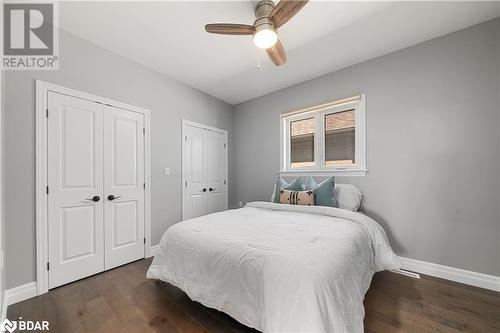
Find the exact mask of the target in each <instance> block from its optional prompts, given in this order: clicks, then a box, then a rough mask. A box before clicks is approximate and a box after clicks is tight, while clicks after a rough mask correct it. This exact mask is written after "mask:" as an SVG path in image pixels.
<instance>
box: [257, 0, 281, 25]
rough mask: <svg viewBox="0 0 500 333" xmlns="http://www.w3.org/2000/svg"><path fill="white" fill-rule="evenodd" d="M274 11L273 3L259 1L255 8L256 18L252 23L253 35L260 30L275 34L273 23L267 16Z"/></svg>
mask: <svg viewBox="0 0 500 333" xmlns="http://www.w3.org/2000/svg"><path fill="white" fill-rule="evenodd" d="M273 9H274V2H273V1H271V0H263V1H259V2H258V3H257V5H256V6H255V17H256V18H257V19H256V20H255V22H254V24H253V25H254V27H255V33H257V32H259V31H261V30H273V31H275V32H276V28H275V27H274V23H273V22H272V21H271V20H270V19H269V15H270V14H271V12H272V11H273Z"/></svg>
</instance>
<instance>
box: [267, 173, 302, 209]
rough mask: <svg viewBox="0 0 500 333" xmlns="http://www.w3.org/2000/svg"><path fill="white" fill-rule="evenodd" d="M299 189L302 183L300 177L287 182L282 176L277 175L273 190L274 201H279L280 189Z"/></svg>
mask: <svg viewBox="0 0 500 333" xmlns="http://www.w3.org/2000/svg"><path fill="white" fill-rule="evenodd" d="M282 189H284V190H290V191H301V190H302V183H301V181H300V177H297V178H295V179H294V180H293V181H292V182H291V183H290V184H289V183H287V182H286V181H285V180H284V179H283V178H282V177H278V181H277V182H276V186H275V191H274V200H273V202H274V203H280V190H282Z"/></svg>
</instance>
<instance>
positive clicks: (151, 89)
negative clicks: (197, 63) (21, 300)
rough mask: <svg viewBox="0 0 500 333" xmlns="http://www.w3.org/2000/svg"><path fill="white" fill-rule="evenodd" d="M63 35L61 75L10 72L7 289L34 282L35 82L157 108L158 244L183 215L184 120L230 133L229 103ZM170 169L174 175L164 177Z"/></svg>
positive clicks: (154, 219) (154, 197)
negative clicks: (182, 157)
mask: <svg viewBox="0 0 500 333" xmlns="http://www.w3.org/2000/svg"><path fill="white" fill-rule="evenodd" d="M60 38H61V39H60V59H61V63H60V69H59V70H58V71H9V72H7V73H6V97H7V98H6V114H5V120H6V123H7V126H6V133H5V134H6V142H5V144H6V152H5V153H6V178H7V179H6V192H7V196H6V206H7V212H6V213H7V220H8V221H9V222H8V225H7V233H8V235H9V237H8V239H7V260H6V261H7V267H8V274H7V288H12V287H15V286H19V285H22V284H24V283H28V282H31V281H35V278H36V269H35V257H36V256H35V192H34V189H35V98H34V97H35V95H34V94H35V79H41V80H45V81H48V82H51V83H55V84H59V85H63V86H67V87H69V88H74V89H79V90H82V91H86V92H89V93H92V94H95V95H99V96H103V97H107V98H110V99H115V100H118V101H122V102H126V103H130V104H134V105H138V106H142V107H145V108H148V109H150V110H151V183H152V184H151V206H152V212H151V213H152V216H151V227H152V244H157V243H158V242H159V240H160V237H161V235H162V234H163V232H164V231H165V230H166V229H167V227H168V226H170V225H171V224H173V223H175V222H177V221H179V220H180V217H181V196H180V194H179V193H181V119H182V118H186V119H189V120H193V121H198V122H202V123H205V124H208V125H211V126H215V127H219V128H222V129H227V130H229V131H230V136H231V128H230V127H231V122H232V121H231V118H232V107H231V106H230V105H229V104H227V103H225V102H222V101H220V100H218V99H215V98H213V97H211V96H209V95H206V94H204V93H202V92H200V91H198V90H195V89H193V88H190V87H188V86H186V85H183V84H181V83H179V82H177V81H175V80H172V79H170V78H168V77H166V76H164V75H161V74H159V73H157V72H154V71H152V70H150V69H147V68H146V67H143V66H141V65H139V64H137V63H135V62H132V61H130V60H127V59H125V58H122V57H120V56H118V55H116V54H113V53H111V52H108V51H106V50H104V49H103V48H100V47H98V46H96V45H95V44H92V43H90V42H88V41H85V40H83V39H81V38H78V37H76V36H74V35H72V34H69V33H66V32H61V34H60ZM172 65H173V66H175V64H172ZM2 160H3V159H2ZM165 167H170V168H171V174H172V175H171V176H164V175H163V169H164V168H165ZM230 168H231V165H230ZM230 174H231V175H232V174H233V173H232V171H230ZM230 182H231V179H229V183H230Z"/></svg>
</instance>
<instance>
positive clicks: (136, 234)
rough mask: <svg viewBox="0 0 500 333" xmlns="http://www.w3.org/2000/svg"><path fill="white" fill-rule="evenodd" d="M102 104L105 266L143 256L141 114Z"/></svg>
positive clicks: (142, 138)
mask: <svg viewBox="0 0 500 333" xmlns="http://www.w3.org/2000/svg"><path fill="white" fill-rule="evenodd" d="M103 108H104V207H105V208H104V210H105V260H104V262H105V269H110V268H113V267H116V266H119V265H123V264H125V263H128V262H131V261H133V260H137V259H140V258H144V246H145V238H144V187H145V184H144V132H143V127H144V117H143V115H142V114H140V113H136V112H131V111H126V110H123V109H118V108H114V107H110V106H103Z"/></svg>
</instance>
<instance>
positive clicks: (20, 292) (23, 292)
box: [2, 282, 37, 311]
mask: <svg viewBox="0 0 500 333" xmlns="http://www.w3.org/2000/svg"><path fill="white" fill-rule="evenodd" d="M36 295H37V288H36V282H30V283H26V284H23V285H21V286H19V287H15V288H12V289H7V290H6V291H5V298H4V301H3V303H4V308H5V311H7V306H9V305H12V304H15V303H18V302H21V301H24V300H26V299H28V298H32V297H35V296H36ZM2 311H3V310H2Z"/></svg>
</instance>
